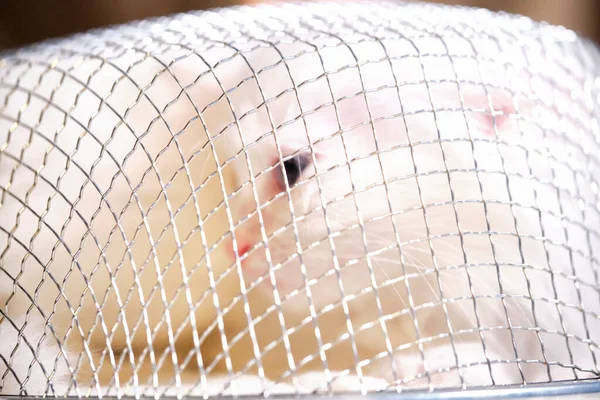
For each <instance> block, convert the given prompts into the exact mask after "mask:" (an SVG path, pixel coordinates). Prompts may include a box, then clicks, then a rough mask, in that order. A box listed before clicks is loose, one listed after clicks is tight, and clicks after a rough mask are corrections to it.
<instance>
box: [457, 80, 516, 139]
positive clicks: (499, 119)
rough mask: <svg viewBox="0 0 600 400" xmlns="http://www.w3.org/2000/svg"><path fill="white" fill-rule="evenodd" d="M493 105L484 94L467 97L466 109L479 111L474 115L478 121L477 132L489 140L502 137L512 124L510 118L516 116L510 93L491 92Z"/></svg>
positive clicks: (468, 95)
mask: <svg viewBox="0 0 600 400" xmlns="http://www.w3.org/2000/svg"><path fill="white" fill-rule="evenodd" d="M489 96H490V98H491V105H490V102H488V98H487V96H486V95H485V94H484V93H481V94H479V93H478V94H473V93H471V94H467V95H465V107H467V108H473V109H477V110H483V111H478V112H476V113H474V118H475V120H476V121H477V124H476V126H477V132H479V133H480V134H482V135H483V136H485V137H488V138H494V137H496V134H498V135H499V136H500V135H502V133H503V131H504V130H505V128H506V124H508V123H510V121H509V120H510V116H511V115H512V114H515V107H514V105H513V100H512V97H511V95H510V94H509V93H507V92H505V91H500V90H494V89H491V90H489Z"/></svg>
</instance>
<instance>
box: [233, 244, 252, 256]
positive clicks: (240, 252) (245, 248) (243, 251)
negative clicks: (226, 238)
mask: <svg viewBox="0 0 600 400" xmlns="http://www.w3.org/2000/svg"><path fill="white" fill-rule="evenodd" d="M251 248H252V246H250V244H249V243H238V250H237V253H238V256H239V257H242V256H244V255H245V254H246V253H247V252H248V251H249V250H250V249H251Z"/></svg>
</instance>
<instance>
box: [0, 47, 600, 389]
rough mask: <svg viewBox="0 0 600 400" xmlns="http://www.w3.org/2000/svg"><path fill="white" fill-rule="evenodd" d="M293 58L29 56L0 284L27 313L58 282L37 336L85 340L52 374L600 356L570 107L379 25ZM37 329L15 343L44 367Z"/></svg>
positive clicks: (17, 311)
mask: <svg viewBox="0 0 600 400" xmlns="http://www.w3.org/2000/svg"><path fill="white" fill-rule="evenodd" d="M401 44H402V43H401V41H398V42H397V43H396V45H398V46H401ZM251 45H253V43H247V45H246V48H247V49H249V48H251ZM254 45H255V44H254ZM389 46H391V47H392V48H388V49H386V50H387V51H388V52H391V51H392V50H393V46H394V42H393V41H392V42H391V43H390V44H389ZM350 48H352V50H353V51H350ZM395 50H397V51H400V50H402V49H401V48H398V49H395ZM421 50H422V51H423V52H424V53H426V52H427V51H426V49H421ZM280 51H282V50H280ZM173 52H174V55H171V57H172V59H176V58H177V56H180V55H181V54H183V53H184V52H185V50H181V49H178V50H173ZM284 53H285V54H300V55H298V56H296V57H288V58H286V61H285V62H283V61H281V60H282V54H281V53H280V52H278V51H276V50H275V49H274V48H257V49H255V50H253V51H247V52H243V53H242V54H238V53H236V52H235V51H234V50H232V49H229V48H224V49H216V48H212V49H210V50H207V51H199V52H198V54H201V55H204V56H206V55H207V54H210V56H211V58H210V59H211V60H214V59H217V60H218V59H222V60H223V59H226V58H227V57H231V59H230V60H228V61H226V62H222V63H218V64H216V63H214V62H213V63H212V64H211V67H212V68H208V67H207V65H206V64H205V63H204V61H203V60H202V59H201V58H199V57H195V56H188V57H187V58H184V59H182V60H183V61H180V62H177V63H174V64H172V65H171V64H169V63H168V62H165V63H164V64H161V63H160V62H158V61H161V60H163V59H168V58H169V55H170V53H168V52H167V53H160V52H158V53H157V54H161V56H160V57H159V56H157V57H156V58H153V57H146V55H145V53H144V52H133V53H131V54H129V53H128V54H125V55H122V56H121V57H117V58H116V59H111V60H109V61H100V60H95V59H90V60H87V61H85V62H84V63H83V64H81V63H80V64H77V62H76V60H75V59H69V58H66V59H63V60H61V62H60V63H59V64H58V66H55V67H54V68H53V69H52V70H45V69H44V67H43V66H42V67H38V66H36V65H33V66H28V67H27V68H21V67H20V66H19V63H18V62H17V61H16V60H13V61H14V63H15V67H14V69H12V71H11V73H7V74H4V75H3V79H4V80H5V81H7V82H13V83H15V84H16V85H17V88H16V89H14V90H13V89H6V88H5V87H4V86H3V88H2V89H1V92H0V94H1V95H2V97H3V98H5V99H6V101H5V102H4V106H3V107H2V110H1V111H2V116H3V117H2V118H1V119H0V135H3V136H2V137H1V139H0V142H1V143H3V147H2V149H3V151H2V153H0V185H1V186H2V187H3V188H4V189H3V192H2V207H0V226H1V227H2V236H1V237H0V249H2V253H1V255H0V273H2V274H4V276H5V277H4V278H2V279H0V304H1V308H2V310H3V312H4V313H5V314H6V315H8V317H9V318H10V319H11V320H12V321H13V322H14V321H22V318H23V316H24V315H25V313H26V312H27V310H28V309H29V308H30V306H31V305H32V299H35V301H34V303H35V304H34V308H33V309H32V311H31V312H30V313H29V315H30V317H31V318H32V319H33V320H35V321H38V322H36V324H37V325H35V326H37V327H39V330H37V329H36V330H33V328H29V329H32V330H31V334H29V333H28V332H29V331H25V337H27V339H28V340H29V341H30V342H32V343H37V342H39V338H40V337H41V332H42V331H43V329H42V326H43V325H40V323H39V321H46V320H49V321H50V324H51V325H52V327H53V329H54V331H55V332H56V338H57V339H58V341H56V339H54V340H55V342H52V343H51V342H48V340H50V339H48V336H46V338H47V339H46V342H42V344H41V353H40V354H41V357H38V358H41V360H39V361H40V362H41V365H43V366H44V369H45V370H46V371H48V370H49V371H53V370H54V368H53V366H54V364H55V363H54V360H56V359H57V357H58V358H59V359H61V357H59V356H61V355H62V354H61V352H60V346H58V345H57V344H56V345H55V343H58V342H60V343H61V344H62V345H63V348H64V349H65V351H68V352H69V353H73V354H67V356H66V358H65V357H62V360H65V359H67V360H70V362H69V363H68V364H69V365H68V366H69V368H67V365H66V364H67V363H64V364H62V362H61V363H59V365H58V368H59V369H58V370H57V371H56V372H55V375H54V378H53V379H54V380H52V383H53V384H54V383H55V382H56V383H59V382H68V380H69V379H70V378H71V377H72V376H71V372H73V373H75V374H76V375H77V383H78V385H79V386H82V387H87V386H86V385H88V382H89V384H90V386H89V387H93V388H94V389H93V390H96V391H103V390H104V388H105V387H111V388H114V387H132V385H133V386H135V382H139V383H140V385H142V384H145V383H146V382H151V384H152V385H156V384H157V382H159V383H160V384H161V385H165V384H167V383H168V382H173V379H175V381H177V379H179V380H180V381H181V379H180V378H174V376H179V375H182V374H183V372H184V371H183V370H184V369H186V368H197V370H201V369H203V368H205V369H206V372H209V373H211V372H217V371H219V370H220V369H221V368H225V369H227V370H232V371H233V372H235V373H239V374H242V377H244V375H243V374H246V373H247V374H255V373H258V374H259V375H263V374H264V376H265V377H266V379H271V380H274V381H279V380H284V381H287V382H290V381H292V382H293V383H294V384H296V385H299V386H301V387H304V388H306V387H311V388H313V389H315V388H317V389H327V387H328V382H326V380H327V379H326V378H325V375H322V374H321V373H320V372H310V371H311V370H319V369H322V368H323V367H322V364H323V363H324V362H327V365H328V370H329V369H330V370H331V371H330V372H331V373H332V377H334V378H335V379H338V382H342V384H341V385H337V386H336V384H335V383H334V386H335V388H334V389H335V390H341V389H349V388H350V389H352V388H357V387H361V382H362V381H363V379H366V380H367V381H368V382H367V383H365V385H366V386H362V388H363V389H364V388H365V387H367V388H368V389H370V390H380V389H382V388H385V387H386V386H389V387H394V386H395V385H413V386H414V385H435V386H436V387H437V386H444V385H450V386H456V385H467V386H478V385H489V384H492V383H495V384H501V383H520V382H523V381H526V382H531V381H548V380H558V379H572V378H573V377H574V376H575V375H574V374H577V375H576V376H578V377H584V376H590V375H594V374H597V373H598V367H597V363H596V361H595V357H597V356H598V355H597V351H596V350H595V349H594V348H593V347H594V346H593V343H596V340H597V337H598V335H599V334H600V333H598V327H597V326H596V325H597V322H596V321H594V319H595V318H592V316H593V315H597V313H598V309H599V308H600V307H599V304H598V296H597V292H594V290H593V287H591V285H589V284H588V283H586V282H594V280H593V279H594V278H593V268H594V266H593V265H592V264H593V263H596V261H594V259H593V258H592V257H591V256H590V251H591V250H590V240H592V241H596V240H597V238H596V237H595V236H593V237H592V239H589V237H590V236H589V235H587V236H586V231H585V229H584V228H585V224H583V222H582V221H581V219H582V216H583V214H582V213H581V212H580V211H579V208H578V205H577V201H576V197H577V196H576V193H575V191H574V190H571V189H572V188H571V186H572V185H573V182H572V181H569V177H567V176H566V175H564V176H558V177H556V176H554V177H553V176H551V173H552V171H556V170H557V168H559V167H562V166H561V165H560V163H559V162H556V160H555V159H553V158H552V154H554V153H555V152H560V151H561V148H560V147H559V146H560V143H562V142H561V141H560V140H556V142H552V138H553V137H555V136H550V137H548V134H547V130H544V128H548V126H549V125H548V123H549V122H550V121H552V119H550V118H549V117H548V116H547V115H544V114H543V112H544V110H546V108H544V107H541V104H537V103H536V102H535V101H532V99H530V98H528V97H527V96H524V95H519V94H517V95H513V94H511V93H510V92H508V91H506V90H501V89H498V88H495V86H503V85H507V82H506V81H505V79H506V77H503V76H502V75H501V73H500V72H498V71H499V70H497V69H495V68H498V66H491V67H488V68H491V69H490V70H485V69H484V71H483V72H482V70H481V69H479V68H478V67H477V65H475V66H473V65H472V64H468V65H467V64H465V65H462V64H461V65H458V64H459V62H458V61H456V63H457V65H454V64H451V63H450V61H451V59H450V58H448V57H430V58H427V57H423V58H419V57H417V56H412V57H406V58H401V57H399V58H396V59H394V60H391V59H390V58H389V57H386V54H385V52H384V51H383V48H382V47H381V45H380V44H379V43H378V42H374V41H370V42H364V43H362V44H359V45H356V46H353V47H346V46H344V45H338V46H335V47H329V48H325V49H323V50H322V51H319V52H318V53H316V52H314V51H307V50H306V46H303V45H302V44H301V43H295V44H293V45H288V46H287V47H286V48H285V52H284ZM242 55H243V57H242ZM161 57H164V58H161ZM206 59H207V58H205V60H206ZM357 60H358V62H359V63H360V65H361V66H360V68H356V67H355V65H356V64H357ZM367 60H369V62H366V61H367ZM9 62H11V60H10V59H9ZM165 65H168V68H165ZM271 66H274V67H271ZM5 68H6V67H5ZM61 71H62V72H61ZM65 71H66V73H65ZM257 71H260V72H258V73H257V74H256V72H257ZM324 71H327V73H324ZM498 76H501V78H498ZM40 77H43V79H41V80H40V79H39V78H40ZM482 77H485V79H486V82H487V79H489V78H490V77H492V78H494V79H495V80H494V79H492V80H493V82H491V83H492V85H487V86H485V87H484V86H483V85H482V84H481V81H482ZM496 78H497V79H496ZM457 79H458V80H459V81H460V82H461V83H460V84H457V82H456V81H457ZM503 79H504V80H503ZM515 79H521V77H520V76H519V77H516V78H515ZM466 81H470V82H472V83H468V82H466ZM242 82H243V83H242ZM487 83H489V82H487ZM459 89H460V90H459ZM30 93H33V95H30ZM540 107H541V111H540ZM232 110H233V111H232ZM465 110H466V111H465ZM550 115H551V113H550ZM540 116H544V117H545V118H546V117H548V119H545V120H540ZM513 117H514V118H513ZM550 128H552V126H550ZM530 138H537V139H539V140H538V141H537V142H536V141H535V140H534V141H532V142H533V144H532V143H530ZM526 150H529V152H527V151H526ZM567 151H568V150H567ZM546 154H550V156H549V157H546V156H545V155H546ZM557 154H558V153H557ZM559 160H560V158H559ZM587 178H589V177H587ZM561 179H562V180H561ZM571 179H572V178H571ZM539 182H542V184H539ZM589 183H590V182H587V183H586V184H589ZM557 192H559V193H560V195H559V196H560V197H557V195H556V193H557ZM559 204H560V205H561V206H560V207H562V208H560V209H559ZM561 215H562V216H564V217H563V218H561ZM234 239H235V240H234ZM594 243H595V242H594ZM6 278H8V279H6ZM594 296H595V297H594ZM232 301H233V303H232ZM584 307H585V313H583V312H582V311H581V309H583V308H584ZM534 309H535V311H534ZM263 312H265V314H264V315H263V316H261V314H262V313H263ZM583 318H587V320H584V319H583ZM7 324H9V325H7ZM15 325H16V326H17V329H18V327H19V326H20V325H18V324H17V323H16V322H15ZM586 326H590V327H592V328H590V329H589V330H586ZM11 327H12V329H13V331H11V332H12V333H9V339H10V340H9V341H8V342H6V341H4V340H3V343H12V342H14V336H15V334H16V330H15V328H14V326H12V324H10V321H9V320H8V319H4V320H3V322H1V324H0V329H2V331H6V330H10V329H11ZM317 328H318V329H317ZM46 332H48V329H47V328H46ZM2 335H3V339H4V333H2ZM10 335H12V336H10ZM211 340H212V342H211ZM3 346H5V345H3ZM515 346H516V348H515ZM13 348H14V345H10V344H9V345H8V347H2V348H1V350H2V351H1V352H0V354H2V355H3V356H4V358H5V359H7V360H9V361H8V363H9V365H11V366H14V367H12V368H13V370H15V372H16V375H18V376H19V379H21V382H24V381H23V378H21V376H22V375H23V374H24V373H26V369H24V366H25V364H23V363H22V362H21V361H27V365H29V361H28V360H27V359H26V358H23V359H19V360H18V362H16V361H15V354H12V355H11V353H12V349H13ZM19 349H21V350H19V351H25V350H24V349H25V348H24V347H22V346H20V347H19ZM74 349H78V350H77V351H75V350H74ZM79 349H80V350H79ZM190 349H191V350H190ZM257 356H259V357H257ZM537 360H541V361H543V363H540V362H539V361H537ZM182 363H183V364H185V366H182ZM140 365H144V366H145V367H144V368H141V367H140ZM457 365H458V366H460V367H457ZM573 365H577V366H584V367H585V371H577V372H574V370H573ZM47 367H48V368H47ZM6 370H7V369H6V368H5V370H4V371H6ZM40 370H41V368H40ZM291 370H297V371H299V372H300V373H298V374H295V373H292V374H290V371H291ZM36 371H37V370H36ZM340 371H341V372H340ZM0 372H2V373H3V370H2V369H1V368H0ZM315 374H316V375H315ZM8 375H11V374H8ZM12 375H15V374H12ZM12 375H11V376H12ZM321 375H322V377H323V379H325V380H321ZM46 376H49V375H48V373H47V372H46V373H45V375H44V374H42V375H40V374H39V373H38V372H35V374H32V375H31V376H30V379H29V380H28V381H27V382H26V383H25V385H26V387H25V390H26V391H27V393H30V394H31V393H44V392H45V391H46V389H47V388H48V387H49V386H48V384H47V383H48V382H47V379H46ZM84 376H85V377H86V378H85V379H84V378H83V377H84ZM196 376H198V374H197V373H196ZM13 379H16V378H15V377H14V376H13ZM215 379H216V378H215ZM219 379H221V378H219ZM5 380H6V379H5ZM208 382H209V383H210V382H211V377H209V378H208ZM265 382H266V380H265ZM315 382H317V383H315ZM357 382H358V383H357ZM365 382H366V381H365ZM179 383H181V382H179ZM19 386H20V385H19V384H18V381H16V380H13V381H10V383H8V384H5V386H3V387H2V389H0V390H1V393H3V394H4V393H7V394H10V393H13V392H19V391H20V387H19ZM61 389H62V394H64V392H65V391H67V390H73V389H69V385H67V386H66V387H65V386H61ZM55 390H56V389H55ZM82 390H83V389H82ZM86 390H87V389H86ZM107 390H108V389H107ZM134 390H135V389H134ZM311 390H312V389H311ZM56 393H57V394H61V393H59V392H58V391H56Z"/></svg>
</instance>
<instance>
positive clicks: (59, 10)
mask: <svg viewBox="0 0 600 400" xmlns="http://www.w3.org/2000/svg"><path fill="white" fill-rule="evenodd" d="M260 1H263V0H126V1H118V0H54V1H52V0H37V1H35V0H0V49H6V48H11V47H18V46H22V45H24V44H27V43H32V42H36V41H40V40H43V39H46V38H51V37H57V36H64V35H68V34H71V33H75V32H79V31H83V30H86V29H90V28H96V27H101V26H106V25H111V24H118V23H123V22H127V21H131V20H135V19H141V18H147V17H153V16H161V15H168V14H172V13H176V12H182V11H188V10H197V9H204V8H212V7H220V6H227V5H232V4H248V3H257V2H260ZM432 1H433V2H437V3H447V4H463V5H469V6H476V7H484V8H488V9H491V10H504V11H507V12H511V13H517V14H522V15H527V16H529V17H531V18H533V19H535V20H538V21H547V22H550V23H553V24H558V25H564V26H566V27H568V28H570V29H573V30H575V31H578V32H580V33H582V34H584V35H586V36H588V37H591V38H593V39H594V40H596V42H600V24H599V23H598V22H599V21H600V0H432Z"/></svg>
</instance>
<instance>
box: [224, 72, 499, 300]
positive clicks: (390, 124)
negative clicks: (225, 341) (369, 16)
mask: <svg viewBox="0 0 600 400" xmlns="http://www.w3.org/2000/svg"><path fill="white" fill-rule="evenodd" d="M358 82H360V81H358ZM354 89H357V90H354ZM330 90H331V89H330V86H329V85H328V84H327V82H321V86H316V87H314V88H312V89H311V90H310V91H305V93H304V96H302V93H301V92H302V91H301V90H298V93H299V94H298V97H296V92H289V93H286V94H284V95H283V96H281V97H279V98H278V99H277V100H275V101H272V102H270V103H269V106H268V109H269V110H268V111H269V112H267V109H266V108H265V107H264V105H263V106H262V108H259V110H258V111H257V112H254V113H251V114H248V115H246V116H245V118H243V120H242V121H240V123H239V126H233V127H231V129H229V131H228V132H226V135H229V139H230V143H235V144H234V145H230V147H229V150H230V157H233V158H232V161H231V162H230V164H229V165H228V167H227V168H231V170H232V171H234V172H233V174H232V176H234V179H233V181H232V185H231V188H230V192H232V193H233V195H232V196H231V198H230V205H231V209H232V210H233V220H234V221H233V222H234V225H236V228H235V229H234V233H235V239H236V240H235V242H236V243H235V245H234V244H233V243H232V248H231V250H232V252H231V253H232V259H235V257H236V253H237V255H238V256H239V258H240V261H241V265H242V270H243V271H244V272H245V275H244V276H245V279H246V284H249V283H251V282H254V281H256V280H260V281H261V283H260V284H259V285H258V287H257V289H258V290H265V291H266V292H265V293H267V294H269V295H272V293H273V289H274V287H276V288H277V289H278V291H279V295H280V296H285V295H288V294H290V293H291V294H292V295H294V294H296V292H295V291H296V290H299V291H300V293H299V294H300V295H301V296H303V295H304V294H305V293H306V292H305V288H306V286H307V285H308V286H310V287H311V291H312V292H313V293H312V296H313V301H314V302H316V303H318V304H320V305H321V306H324V305H327V304H331V303H332V302H335V301H336V300H339V299H340V297H341V293H342V290H343V293H344V295H346V296H347V295H349V294H357V293H359V292H361V291H364V290H365V289H366V288H367V289H368V288H369V287H372V286H373V283H376V284H380V283H382V282H385V281H390V280H393V279H397V278H398V277H400V276H403V275H405V274H409V273H417V272H418V271H419V270H422V269H423V268H429V267H432V256H431V253H430V251H429V247H428V239H429V238H430V237H431V236H435V235H441V236H442V237H443V236H444V235H448V234H454V231H455V230H456V222H455V213H454V211H453V209H452V202H453V198H454V199H455V200H464V199H466V200H470V201H480V199H481V188H480V187H479V186H478V185H477V183H476V182H475V181H474V179H473V178H474V173H472V172H471V173H467V174H460V173H452V177H451V183H450V181H449V174H448V172H447V171H448V170H452V171H459V170H465V171H466V170H472V169H473V148H472V144H471V142H469V137H473V136H474V137H479V138H485V137H486V136H487V137H488V138H491V139H493V136H494V135H495V134H496V132H498V131H499V130H500V131H501V125H502V123H503V122H502V121H503V118H505V117H498V119H497V120H496V121H494V118H492V117H491V115H490V114H489V111H488V112H487V113H486V112H485V110H486V109H487V110H489V106H488V102H487V98H486V97H485V94H481V93H479V92H471V93H469V91H468V90H467V91H466V93H467V95H466V96H463V100H462V101H463V102H465V103H464V104H461V99H460V97H459V96H458V91H457V89H456V84H451V83H450V84H448V83H446V84H441V85H437V86H436V85H431V86H429V87H425V86H424V85H414V86H407V87H404V88H401V89H400V90H398V88H393V87H392V88H385V89H381V90H375V91H371V92H368V93H367V94H366V95H365V94H364V93H361V88H350V90H349V89H347V88H346V89H345V91H346V92H348V93H349V94H348V95H346V96H345V98H343V99H342V100H340V101H336V102H335V104H333V102H332V101H331V100H330V99H331V96H330V95H328V93H329V91H330ZM428 91H429V94H430V95H428ZM463 94H464V93H463ZM341 97H343V96H341ZM496 97H497V99H500V97H498V96H496ZM298 99H300V104H302V108H300V106H299V105H298ZM401 100H402V101H401ZM505 100H506V99H502V101H501V102H495V103H494V108H495V109H496V110H498V109H500V110H502V111H504V108H506V107H507V105H508V103H507V102H506V101H505ZM432 103H433V104H432ZM500 103H501V104H500ZM505 106H506V107H505ZM461 107H462V108H471V109H477V108H479V109H481V110H480V111H484V112H480V111H478V112H467V113H463V112H462V111H461ZM438 109H445V110H449V111H446V112H445V113H437V112H433V110H438ZM508 112H510V111H508ZM442 114H443V115H442ZM301 115H302V116H301ZM494 123H495V124H496V125H497V126H496V128H495V129H494V126H493V124H494ZM273 132H275V133H273ZM440 137H442V138H448V139H449V140H450V139H452V138H459V139H460V140H457V141H455V142H451V141H447V140H442V143H440ZM242 139H243V143H242ZM242 149H245V150H242ZM482 154H483V153H482ZM480 156H481V155H480ZM250 172H251V174H250ZM251 176H252V177H253V178H252V179H250V177H251ZM451 189H452V190H451ZM424 209H426V210H427V212H424ZM456 257H458V255H457V254H451V255H449V256H447V257H446V258H447V261H446V262H447V263H448V264H451V263H453V262H458V261H456V260H454V258H456ZM392 286H393V285H392ZM393 290H394V291H396V289H395V288H394V289H393ZM301 296H296V297H301Z"/></svg>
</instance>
